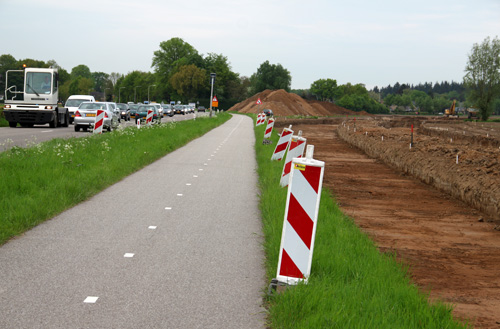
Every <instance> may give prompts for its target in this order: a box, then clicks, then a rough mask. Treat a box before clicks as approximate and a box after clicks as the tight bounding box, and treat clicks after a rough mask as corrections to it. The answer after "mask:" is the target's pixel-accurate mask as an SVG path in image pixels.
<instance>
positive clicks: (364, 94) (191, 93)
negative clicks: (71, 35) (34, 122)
mask: <svg viewBox="0 0 500 329" xmlns="http://www.w3.org/2000/svg"><path fill="white" fill-rule="evenodd" d="M23 64H26V65H27V66H31V67H49V66H53V67H58V65H57V63H56V62H55V61H53V60H51V61H48V62H43V61H37V60H33V59H22V60H16V59H15V58H14V57H13V56H11V55H1V56H0V90H3V89H4V88H5V86H4V81H5V79H4V74H5V71H6V70H13V69H22V65H23ZM152 68H153V72H141V71H132V72H129V73H127V74H126V75H122V74H119V73H111V74H107V73H104V72H91V71H90V69H89V68H88V67H87V66H86V65H78V66H76V67H74V68H73V69H72V70H71V73H68V72H67V71H66V70H65V69H63V68H61V67H59V81H60V97H61V99H62V100H64V99H66V98H67V97H68V96H69V95H72V94H89V93H93V94H98V95H97V96H98V98H105V99H106V100H111V99H112V100H115V101H121V102H126V101H133V102H140V101H143V100H146V99H148V98H149V99H152V100H156V101H161V102H169V101H182V102H183V103H187V102H199V103H200V104H202V105H208V104H209V102H210V74H211V73H216V75H217V78H216V83H215V85H214V93H215V94H216V95H217V98H218V99H219V103H220V104H221V107H222V108H228V107H230V106H232V105H233V104H235V103H236V102H239V101H242V100H244V99H246V98H248V97H249V96H251V95H254V94H255V93H258V92H261V91H263V90H265V89H285V90H286V91H290V86H291V80H292V78H291V75H290V72H289V71H288V70H287V69H285V68H284V67H283V66H281V64H271V63H269V61H265V62H264V63H262V64H261V65H260V66H259V68H258V69H257V72H255V73H254V74H252V76H251V77H250V78H248V77H245V76H240V75H239V74H238V73H236V72H233V71H232V68H231V65H230V63H229V61H228V59H227V57H226V56H223V55H222V54H215V53H209V54H207V55H205V56H204V55H201V54H199V52H198V51H197V50H196V49H195V48H194V47H193V46H192V45H190V44H189V43H187V42H185V41H184V40H182V39H181V38H172V39H170V40H168V41H163V42H161V43H160V47H159V49H158V50H157V51H155V52H154V54H153V59H152ZM465 72H466V74H465V77H464V81H463V83H457V82H453V81H452V82H451V83H449V82H447V81H444V82H441V83H435V84H432V83H428V82H426V83H424V84H418V85H416V86H413V85H408V84H399V83H396V84H395V85H394V86H391V85H389V86H387V87H383V88H381V89H380V90H379V89H378V87H375V88H374V89H373V90H371V91H368V90H367V89H366V88H365V86H364V85H363V84H355V85H352V84H350V83H347V84H345V85H337V81H336V80H333V79H319V80H316V81H314V82H313V83H312V84H311V87H310V89H309V90H296V91H294V92H296V93H298V94H299V95H301V96H303V97H305V98H313V97H314V98H316V99H318V100H323V101H330V102H334V103H336V104H338V105H340V106H343V107H345V108H348V109H351V110H365V111H367V112H370V113H387V112H388V107H389V106H392V105H396V106H401V107H407V108H410V109H415V110H419V111H422V112H427V113H438V112H441V111H443V110H444V109H445V108H448V107H449V106H450V105H451V102H452V100H454V99H456V100H458V101H459V102H462V104H461V105H462V106H466V107H471V106H473V107H476V108H478V109H479V110H480V112H481V116H482V118H483V119H487V118H488V117H489V116H490V115H491V114H492V113H493V112H494V111H498V112H500V40H499V39H498V37H496V38H495V39H493V40H490V38H489V37H488V38H486V39H485V40H484V41H483V43H482V44H474V46H473V48H472V52H471V54H469V58H468V63H467V66H466V68H465Z"/></svg>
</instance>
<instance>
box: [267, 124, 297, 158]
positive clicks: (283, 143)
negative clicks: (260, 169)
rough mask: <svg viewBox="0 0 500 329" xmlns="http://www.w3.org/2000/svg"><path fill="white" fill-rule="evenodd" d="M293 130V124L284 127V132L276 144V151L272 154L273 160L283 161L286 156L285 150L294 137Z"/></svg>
mask: <svg viewBox="0 0 500 329" xmlns="http://www.w3.org/2000/svg"><path fill="white" fill-rule="evenodd" d="M292 135H293V130H292V125H290V127H288V128H283V132H282V133H281V135H280V139H279V140H278V144H276V148H275V149H274V153H273V155H272V156H271V160H278V161H281V159H283V157H284V156H285V152H286V150H287V148H288V145H289V144H290V139H291V138H292Z"/></svg>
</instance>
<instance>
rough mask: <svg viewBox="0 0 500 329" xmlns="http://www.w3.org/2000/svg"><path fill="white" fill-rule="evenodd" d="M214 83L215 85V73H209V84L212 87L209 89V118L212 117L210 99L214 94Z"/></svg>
mask: <svg viewBox="0 0 500 329" xmlns="http://www.w3.org/2000/svg"><path fill="white" fill-rule="evenodd" d="M214 83H215V73H210V84H211V85H212V87H211V88H210V117H212V98H213V93H214Z"/></svg>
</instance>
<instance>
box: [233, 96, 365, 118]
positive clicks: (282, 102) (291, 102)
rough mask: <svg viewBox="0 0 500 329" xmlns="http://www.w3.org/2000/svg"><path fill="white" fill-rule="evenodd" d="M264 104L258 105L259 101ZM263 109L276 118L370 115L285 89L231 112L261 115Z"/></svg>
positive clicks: (242, 105) (237, 107) (255, 98)
mask: <svg viewBox="0 0 500 329" xmlns="http://www.w3.org/2000/svg"><path fill="white" fill-rule="evenodd" d="M259 98H260V100H261V102H262V104H261V105H257V104H255V103H256V102H257V99H259ZM263 109H271V110H273V113H274V115H275V116H292V115H307V116H323V117H324V116H333V115H369V114H368V113H366V112H365V111H361V112H355V111H351V110H348V109H345V108H343V107H340V106H337V105H335V104H332V103H329V102H320V101H307V100H305V99H303V98H302V97H300V96H299V95H297V94H293V93H288V92H286V91H285V90H283V89H279V90H264V91H263V92H261V93H258V94H255V95H254V96H252V97H250V98H248V99H247V100H245V101H243V102H240V103H238V104H236V105H234V106H233V107H231V108H230V109H229V110H230V111H237V112H240V113H259V112H261V111H262V110H263Z"/></svg>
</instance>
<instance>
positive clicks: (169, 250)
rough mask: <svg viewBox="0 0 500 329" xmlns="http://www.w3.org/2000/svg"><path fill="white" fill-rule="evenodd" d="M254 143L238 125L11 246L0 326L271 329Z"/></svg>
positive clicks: (0, 266)
mask: <svg viewBox="0 0 500 329" xmlns="http://www.w3.org/2000/svg"><path fill="white" fill-rule="evenodd" d="M254 142H255V138H254V135H253V123H252V120H251V119H250V118H248V117H246V116H234V117H233V118H232V119H231V120H229V121H228V122H226V123H225V124H224V125H222V126H220V127H219V128H216V129H214V130H212V131H210V132H209V133H207V134H205V135H204V136H203V137H201V138H199V139H197V140H195V141H192V142H191V143H189V144H188V145H186V146H185V147H183V148H181V149H179V150H177V151H175V152H172V153H171V154H169V155H168V156H166V157H164V158H162V159H160V160H158V161H156V162H155V163H153V164H151V165H150V166H148V167H146V168H144V169H143V170H141V171H138V172H136V173H135V174H133V175H131V176H129V177H127V178H125V179H124V180H122V181H121V182H119V183H117V184H115V185H113V186H111V187H110V188H108V189H106V190H105V191H103V192H101V193H99V194H98V195H96V196H95V197H93V198H92V199H90V200H88V201H86V202H83V203H82V204H80V205H78V206H76V207H74V208H72V209H69V210H68V211H65V212H64V213H62V214H60V215H59V216H57V217H55V218H53V219H51V220H49V221H47V222H45V223H44V224H41V225H39V226H38V227H36V228H34V229H32V230H31V231H29V232H27V233H25V234H24V235H23V236H21V237H19V238H16V239H13V240H11V241H9V242H8V243H7V244H5V245H4V246H2V247H0V328H16V329H17V328H30V329H33V328H65V329H66V328H265V323H264V320H265V312H264V309H263V308H262V296H261V294H262V291H263V288H265V286H266V284H267V283H266V282H265V277H264V275H265V273H264V268H263V261H264V254H263V250H262V248H261V226H260V225H261V224H260V223H261V221H260V215H259V211H258V205H257V203H258V200H257V193H258V190H257V177H256V173H255V167H256V163H255V154H254V149H253V145H254ZM89 297H94V298H90V299H89ZM96 298H97V299H96ZM89 301H95V302H94V303H89Z"/></svg>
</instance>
